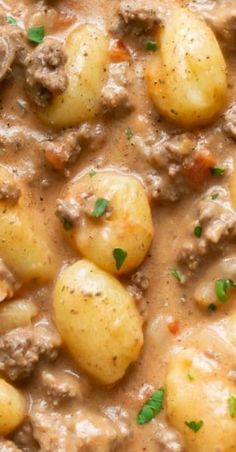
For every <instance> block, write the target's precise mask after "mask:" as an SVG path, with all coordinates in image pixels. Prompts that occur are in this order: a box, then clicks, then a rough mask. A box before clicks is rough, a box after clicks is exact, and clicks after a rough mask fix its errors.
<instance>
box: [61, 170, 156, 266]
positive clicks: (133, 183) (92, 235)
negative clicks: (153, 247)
mask: <svg viewBox="0 0 236 452" xmlns="http://www.w3.org/2000/svg"><path fill="white" fill-rule="evenodd" d="M84 193H88V195H89V196H84ZM64 198H65V199H66V200H76V201H78V202H79V203H80V204H81V218H80V221H79V222H78V223H77V224H75V226H74V227H73V228H72V229H71V231H70V232H67V234H68V236H70V237H71V239H72V241H73V243H74V245H75V247H76V248H77V249H78V250H79V251H80V252H81V253H82V255H83V256H85V257H86V258H87V259H90V260H91V261H92V262H94V263H95V264H97V265H98V266H99V267H101V268H103V269H104V270H107V271H109V272H111V273H125V272H128V271H130V270H132V269H134V268H136V267H137V266H138V265H140V264H141V263H142V261H143V259H144V258H145V256H146V254H147V252H148V249H149V247H150V244H151V241H152V238H153V223H152V217H151V211H150V206H149V203H148V199H147V196H146V193H145V190H144V188H143V186H142V184H141V182H140V181H139V180H138V179H136V178H135V177H134V176H128V175H124V174H121V173H116V172H114V171H98V172H96V173H95V174H93V176H92V177H91V174H90V173H87V174H85V175H83V176H82V177H79V178H76V179H75V180H74V181H72V183H70V184H69V185H68V188H67V190H66V191H65V193H64ZM99 199H105V200H106V201H108V205H107V209H106V212H104V215H101V216H100V217H98V218H96V217H94V216H93V212H94V209H95V206H96V202H97V201H98V200H99ZM114 250H122V251H120V253H122V252H123V257H122V255H121V261H119V251H117V253H118V257H117V256H116V255H115V254H114V253H115V252H114Z"/></svg>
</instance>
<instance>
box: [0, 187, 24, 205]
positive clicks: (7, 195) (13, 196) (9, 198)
mask: <svg viewBox="0 0 236 452" xmlns="http://www.w3.org/2000/svg"><path fill="white" fill-rule="evenodd" d="M20 196H21V190H20V188H18V187H17V186H16V185H15V184H12V183H9V182H1V183H0V201H6V202H8V203H9V204H17V202H18V200H19V198H20Z"/></svg>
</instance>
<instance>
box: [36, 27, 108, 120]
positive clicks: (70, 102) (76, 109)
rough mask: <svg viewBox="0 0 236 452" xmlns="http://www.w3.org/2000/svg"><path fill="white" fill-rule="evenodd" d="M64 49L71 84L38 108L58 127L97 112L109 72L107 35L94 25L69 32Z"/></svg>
mask: <svg viewBox="0 0 236 452" xmlns="http://www.w3.org/2000/svg"><path fill="white" fill-rule="evenodd" d="M64 50H65V53H66V55H67V56H68V60H67V63H66V66H65V70H66V73H67V75H68V78H69V85H68V87H67V89H66V90H65V92H64V93H62V94H61V95H58V96H55V97H54V99H53V100H52V103H51V104H50V105H49V106H48V107H46V108H45V109H43V110H41V111H39V114H40V117H41V119H43V121H45V122H46V123H49V124H50V125H51V126H54V127H56V128H62V127H71V126H75V125H77V124H79V123H80V122H82V121H88V120H90V119H92V118H93V117H94V116H95V114H96V113H97V112H98V110H99V103H100V98H101V90H102V86H103V84H104V82H105V80H106V73H107V71H106V67H107V63H108V38H107V36H106V35H105V34H104V33H103V32H102V31H100V30H99V29H98V28H96V27H95V26H94V25H89V24H86V25H81V26H79V27H77V28H75V29H74V30H73V31H72V32H71V33H70V34H69V36H68V38H67V40H66V43H65V49H64Z"/></svg>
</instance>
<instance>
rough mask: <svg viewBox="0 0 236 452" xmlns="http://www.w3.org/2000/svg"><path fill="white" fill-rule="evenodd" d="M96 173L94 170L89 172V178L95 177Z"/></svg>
mask: <svg viewBox="0 0 236 452" xmlns="http://www.w3.org/2000/svg"><path fill="white" fill-rule="evenodd" d="M96 174H97V173H96V171H94V170H91V171H90V172H89V176H90V177H94V176H96Z"/></svg>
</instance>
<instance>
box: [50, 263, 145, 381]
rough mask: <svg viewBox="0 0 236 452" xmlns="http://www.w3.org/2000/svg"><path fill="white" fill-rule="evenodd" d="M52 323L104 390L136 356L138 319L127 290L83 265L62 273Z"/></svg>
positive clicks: (139, 331) (139, 336)
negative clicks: (102, 385) (103, 386)
mask: <svg viewBox="0 0 236 452" xmlns="http://www.w3.org/2000/svg"><path fill="white" fill-rule="evenodd" d="M53 306H54V317H55V323H56V326H57V329H58V331H59V333H60V334H61V336H62V340H63V341H64V344H65V346H66V348H67V349H68V351H69V353H70V354H71V355H72V356H73V358H74V359H75V361H76V363H77V364H78V365H79V366H80V367H81V368H82V369H84V370H85V371H87V372H88V373H89V374H90V375H91V376H92V377H94V378H95V379H97V380H98V381H100V382H101V383H104V384H111V383H115V382H116V381H118V380H119V379H120V378H122V377H123V375H124V374H125V372H126V370H127V367H128V366H129V365H130V364H131V363H132V362H134V361H135V360H136V359H137V358H138V355H139V352H140V349H141V346H142V343H143V333H142V319H141V317H140V315H139V313H138V310H137V308H136V306H135V303H134V301H133V299H132V297H131V296H130V294H129V293H128V292H127V290H126V289H125V288H124V287H123V286H122V285H121V284H120V282H119V281H117V280H116V279H115V278H114V277H113V276H111V275H109V274H107V273H105V272H104V271H103V270H100V269H99V268H98V267H96V266H95V265H94V264H92V263H90V262H89V261H87V260H81V261H78V262H76V263H75V264H73V265H71V266H70V267H67V268H66V269H65V270H64V271H63V272H62V273H61V274H60V276H59V278H58V281H57V283H56V287H55V292H54V304H53Z"/></svg>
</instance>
